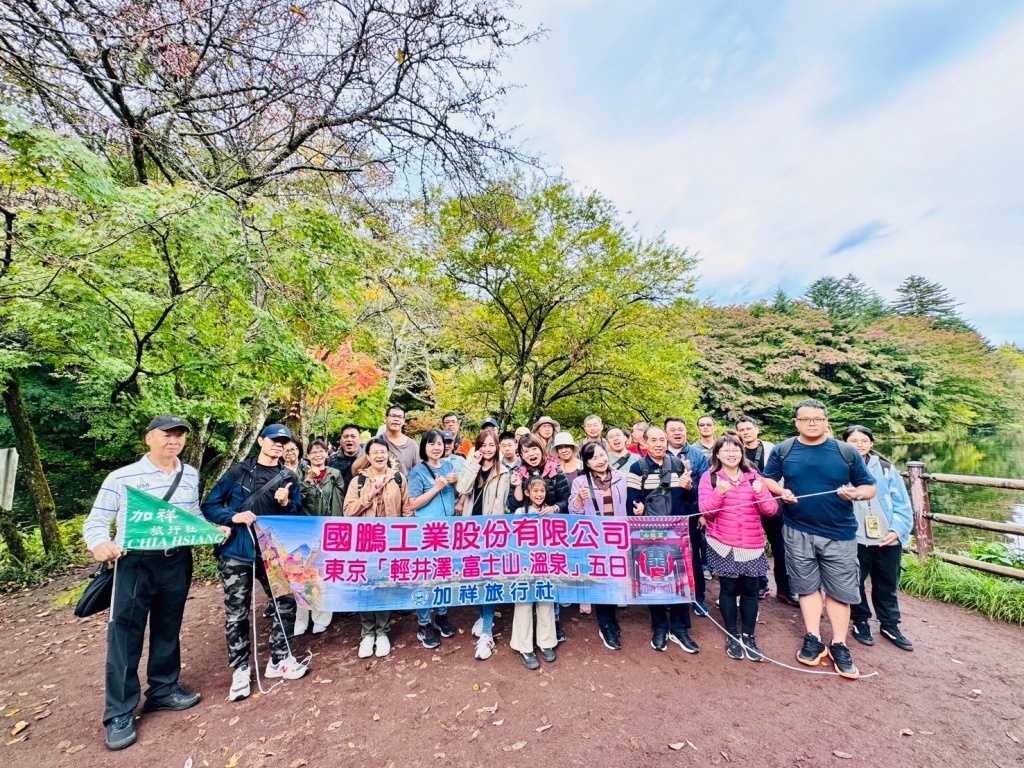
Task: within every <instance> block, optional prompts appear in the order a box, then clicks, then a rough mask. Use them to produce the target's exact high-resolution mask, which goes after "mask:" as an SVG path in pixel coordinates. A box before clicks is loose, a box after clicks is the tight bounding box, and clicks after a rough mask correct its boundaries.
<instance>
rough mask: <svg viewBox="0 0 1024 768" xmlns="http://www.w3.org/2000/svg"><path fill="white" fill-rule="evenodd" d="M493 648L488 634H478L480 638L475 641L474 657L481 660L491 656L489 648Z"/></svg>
mask: <svg viewBox="0 0 1024 768" xmlns="http://www.w3.org/2000/svg"><path fill="white" fill-rule="evenodd" d="M492 648H494V640H493V639H492V638H491V636H490V635H480V639H479V640H477V641H476V654H475V655H476V657H477V658H478V659H480V661H483V660H484V659H489V658H491V649H492Z"/></svg>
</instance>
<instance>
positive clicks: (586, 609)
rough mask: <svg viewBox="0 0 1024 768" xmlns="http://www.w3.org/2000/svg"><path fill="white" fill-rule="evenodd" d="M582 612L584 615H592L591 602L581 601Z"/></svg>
mask: <svg viewBox="0 0 1024 768" xmlns="http://www.w3.org/2000/svg"><path fill="white" fill-rule="evenodd" d="M580 613H582V614H583V615H584V616H589V615H590V603H580Z"/></svg>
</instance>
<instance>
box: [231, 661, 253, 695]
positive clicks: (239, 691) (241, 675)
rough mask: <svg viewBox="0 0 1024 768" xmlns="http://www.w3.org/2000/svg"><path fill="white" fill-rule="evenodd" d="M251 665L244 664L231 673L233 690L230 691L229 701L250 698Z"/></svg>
mask: <svg viewBox="0 0 1024 768" xmlns="http://www.w3.org/2000/svg"><path fill="white" fill-rule="evenodd" d="M249 678H250V675H249V665H248V664H243V665H242V666H240V667H239V668H238V669H236V670H235V671H234V674H232V675H231V690H230V691H228V701H240V700H241V699H247V698H249V692H250V688H249Z"/></svg>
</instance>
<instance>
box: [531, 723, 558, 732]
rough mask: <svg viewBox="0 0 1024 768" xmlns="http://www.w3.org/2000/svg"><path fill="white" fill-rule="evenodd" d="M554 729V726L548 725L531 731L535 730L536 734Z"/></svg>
mask: <svg viewBox="0 0 1024 768" xmlns="http://www.w3.org/2000/svg"><path fill="white" fill-rule="evenodd" d="M554 727H555V726H553V725H550V724H548V725H542V726H541V727H540V728H534V729H533V730H535V731H536V732H537V733H544V731H546V730H548V729H549V728H554Z"/></svg>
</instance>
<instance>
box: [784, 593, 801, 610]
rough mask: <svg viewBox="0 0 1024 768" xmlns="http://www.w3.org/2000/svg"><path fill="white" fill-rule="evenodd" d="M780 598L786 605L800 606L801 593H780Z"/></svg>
mask: <svg viewBox="0 0 1024 768" xmlns="http://www.w3.org/2000/svg"><path fill="white" fill-rule="evenodd" d="M779 600H780V601H781V602H783V603H785V604H786V605H791V606H793V607H794V608H799V607H800V595H784V594H782V593H781V592H780V593H779Z"/></svg>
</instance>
